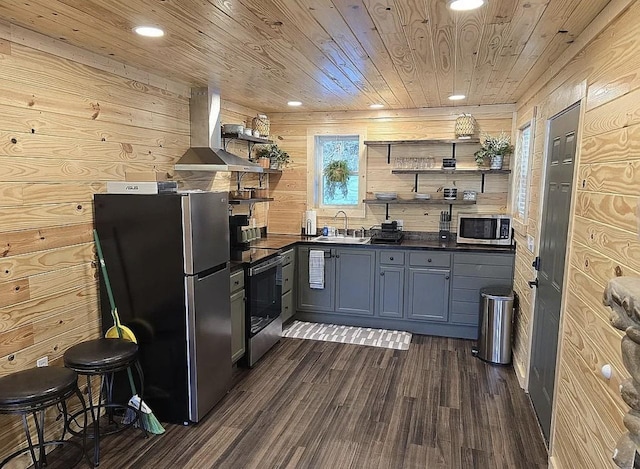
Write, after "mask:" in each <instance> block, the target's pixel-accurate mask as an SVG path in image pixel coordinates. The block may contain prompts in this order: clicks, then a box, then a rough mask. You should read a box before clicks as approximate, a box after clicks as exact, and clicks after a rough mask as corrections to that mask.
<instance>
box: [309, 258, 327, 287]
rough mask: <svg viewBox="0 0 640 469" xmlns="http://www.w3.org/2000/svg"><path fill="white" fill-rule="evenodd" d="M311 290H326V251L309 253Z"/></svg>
mask: <svg viewBox="0 0 640 469" xmlns="http://www.w3.org/2000/svg"><path fill="white" fill-rule="evenodd" d="M309 288H315V289H317V290H322V289H324V251H318V250H314V249H312V250H310V251H309Z"/></svg>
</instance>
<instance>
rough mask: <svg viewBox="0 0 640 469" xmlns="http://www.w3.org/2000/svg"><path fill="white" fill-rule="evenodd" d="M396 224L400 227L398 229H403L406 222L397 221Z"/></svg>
mask: <svg viewBox="0 0 640 469" xmlns="http://www.w3.org/2000/svg"><path fill="white" fill-rule="evenodd" d="M396 224H397V225H398V228H400V229H402V227H403V226H404V220H396Z"/></svg>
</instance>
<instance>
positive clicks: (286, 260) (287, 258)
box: [282, 249, 295, 265]
mask: <svg viewBox="0 0 640 469" xmlns="http://www.w3.org/2000/svg"><path fill="white" fill-rule="evenodd" d="M294 255H295V254H294V253H293V249H289V250H288V251H286V252H283V253H282V265H287V264H291V263H292V262H293V259H294Z"/></svg>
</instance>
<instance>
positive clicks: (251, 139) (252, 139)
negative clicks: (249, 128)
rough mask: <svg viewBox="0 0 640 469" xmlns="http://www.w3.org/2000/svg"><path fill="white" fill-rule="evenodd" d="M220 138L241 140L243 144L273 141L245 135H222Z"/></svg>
mask: <svg viewBox="0 0 640 469" xmlns="http://www.w3.org/2000/svg"><path fill="white" fill-rule="evenodd" d="M222 138H224V139H226V140H243V141H245V142H251V143H273V140H269V139H267V138H260V137H254V136H253V135H246V134H229V133H223V134H222Z"/></svg>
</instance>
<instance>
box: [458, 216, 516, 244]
mask: <svg viewBox="0 0 640 469" xmlns="http://www.w3.org/2000/svg"><path fill="white" fill-rule="evenodd" d="M457 235H458V239H457V242H458V243H461V244H495V245H499V246H509V245H510V244H511V217H510V216H509V215H486V214H479V213H460V214H458V231H457Z"/></svg>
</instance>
